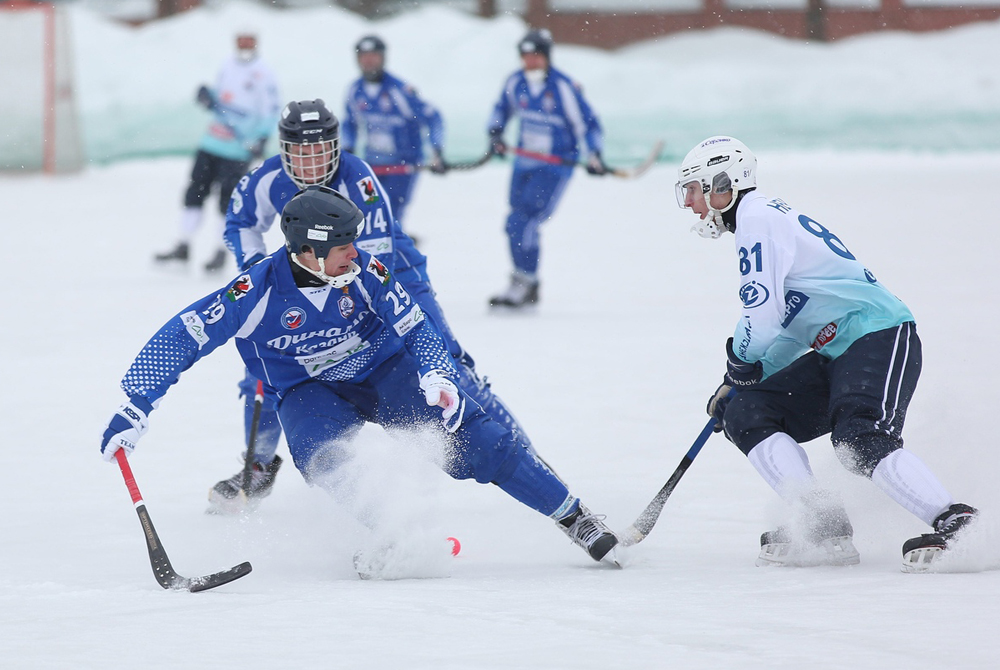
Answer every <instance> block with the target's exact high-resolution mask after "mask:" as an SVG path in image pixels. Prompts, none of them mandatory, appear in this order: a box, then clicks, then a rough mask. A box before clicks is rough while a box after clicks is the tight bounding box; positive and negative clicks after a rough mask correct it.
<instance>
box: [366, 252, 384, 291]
mask: <svg viewBox="0 0 1000 670" xmlns="http://www.w3.org/2000/svg"><path fill="white" fill-rule="evenodd" d="M365 269H366V270H368V272H371V273H372V274H373V275H375V277H376V278H377V279H378V280H379V282H380V283H381V284H382V286H385V285H386V284H388V283H389V268H387V267H386V266H384V265H382V263H380V262H379V260H378V259H377V258H375V257H374V256H372V257H371V260H369V261H368V267H367V268H365Z"/></svg>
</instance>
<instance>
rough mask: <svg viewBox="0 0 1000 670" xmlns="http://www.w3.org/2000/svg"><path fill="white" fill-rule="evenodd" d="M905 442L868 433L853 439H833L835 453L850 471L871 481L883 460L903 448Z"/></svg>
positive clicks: (892, 437)
mask: <svg viewBox="0 0 1000 670" xmlns="http://www.w3.org/2000/svg"><path fill="white" fill-rule="evenodd" d="M902 446H903V441H902V440H901V439H899V438H898V437H895V436H892V435H888V434H886V433H867V434H862V435H854V436H851V437H847V438H845V437H842V436H841V437H838V436H836V435H835V436H834V437H833V451H834V453H836V454H837V459H838V460H839V461H840V463H841V464H842V465H843V466H844V467H845V468H847V470H848V471H850V472H853V473H855V474H858V475H863V476H865V477H867V478H868V479H871V477H872V473H873V472H874V471H875V467H876V466H877V465H878V464H879V463H881V462H882V460H883V459H884V458H885V457H886V456H888V455H889V454H891V453H892V452H894V451H896V450H897V449H900V448H902Z"/></svg>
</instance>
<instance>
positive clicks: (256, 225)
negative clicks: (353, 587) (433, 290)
mask: <svg viewBox="0 0 1000 670" xmlns="http://www.w3.org/2000/svg"><path fill="white" fill-rule="evenodd" d="M329 185H330V187H331V188H334V189H336V190H337V191H339V192H340V193H341V195H343V196H344V197H346V198H348V199H349V200H351V201H352V202H353V203H354V204H355V205H357V206H358V209H360V210H361V213H362V214H363V215H364V217H365V229H364V231H363V232H362V233H361V236H360V237H358V239H357V241H355V243H354V246H355V247H357V248H358V250H360V251H366V252H368V253H370V254H373V255H375V256H377V257H378V259H379V260H380V261H381V262H382V263H383V264H384V265H386V266H387V267H388V268H389V269H390V270H392V271H394V272H396V273H398V274H399V275H400V278H401V279H402V280H403V283H404V284H406V283H409V282H411V281H427V277H426V275H425V272H424V269H425V266H426V264H427V258H426V257H425V256H424V255H423V254H421V253H420V252H419V251H417V249H416V247H414V246H413V240H411V239H410V238H409V236H408V235H407V234H406V233H404V232H403V231H402V230H401V229H400V228H399V226H398V225H397V224H396V220H395V218H394V217H393V215H392V208H391V207H390V206H389V203H388V200H387V199H386V195H385V191H384V190H383V188H382V185H381V184H380V183H379V181H378V179H377V178H376V177H375V175H374V174H373V173H372V169H371V168H370V167H369V166H368V164H367V163H365V162H364V161H363V160H361V159H360V158H358V157H357V156H353V155H351V154H348V153H341V154H340V164H339V165H338V166H337V171H336V172H335V173H334V175H333V179H331V180H330V184H329ZM298 192H299V187H298V186H296V185H295V182H293V181H292V180H291V178H290V177H289V176H288V174H287V173H286V172H285V170H284V168H283V167H282V166H281V156H272V157H270V158H268V159H267V160H266V161H264V162H263V163H262V164H261V165H260V167H258V168H256V169H255V170H253V171H252V172H250V174H248V175H246V176H245V177H243V179H241V180H240V183H239V185H238V186H237V187H236V190H234V191H233V197H232V199H231V200H230V201H229V211H228V212H227V213H226V232H225V238H226V246H228V247H229V249H230V251H232V252H233V254H234V255H235V256H236V262H237V263H238V264H239V265H240V267H242V268H245V267H247V265H248V264H250V263H251V262H252V261H254V260H257V259H259V258H262V257H263V256H264V255H265V254H266V253H267V248H266V247H265V245H264V233H265V232H267V231H268V230H270V228H271V226H272V225H273V224H274V219H275V216H276V215H277V214H279V213H280V212H281V210H283V209H284V208H285V204H286V203H287V202H288V201H289V200H291V199H292V196H294V195H295V194H296V193H298Z"/></svg>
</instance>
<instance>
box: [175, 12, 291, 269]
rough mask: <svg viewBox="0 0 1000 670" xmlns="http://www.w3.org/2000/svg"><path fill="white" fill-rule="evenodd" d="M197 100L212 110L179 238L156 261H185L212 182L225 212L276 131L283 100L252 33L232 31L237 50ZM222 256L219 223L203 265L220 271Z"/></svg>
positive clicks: (220, 209) (188, 192) (193, 171)
mask: <svg viewBox="0 0 1000 670" xmlns="http://www.w3.org/2000/svg"><path fill="white" fill-rule="evenodd" d="M197 101H198V104H200V105H202V106H203V107H205V108H206V109H208V110H209V111H211V112H212V122H211V123H210V124H209V126H208V130H207V131H206V132H205V134H204V135H203V136H202V138H201V143H200V144H199V145H198V152H197V154H195V160H194V167H193V168H192V170H191V181H190V184H189V185H188V188H187V191H186V192H185V194H184V213H183V214H182V215H181V225H180V228H181V234H180V241H178V243H177V246H176V247H174V248H173V249H172V250H170V251H167V252H165V253H162V254H157V255H156V257H155V258H156V260H157V261H159V262H167V261H179V262H182V263H186V262H187V261H188V258H189V256H190V253H191V248H190V247H191V238H192V237H193V236H194V234H195V233H196V232H197V231H198V229H199V228H200V227H201V221H202V213H203V212H202V207H203V205H204V204H205V199H206V198H207V197H208V195H209V193H210V192H211V190H212V187H213V186H215V185H218V188H219V213H220V214H221V215H222V216H223V217H225V215H226V209H227V207H228V206H229V197H230V195H231V194H232V192H233V189H234V188H235V187H236V184H237V182H239V180H240V177H242V176H243V175H244V173H246V171H247V168H248V167H249V165H250V162H251V160H256V159H259V158H260V157H261V156H262V155H263V153H264V145H265V144H266V143H267V139H268V137H269V136H270V135H271V133H272V132H273V130H274V124H275V122H276V121H277V120H278V110H279V109H280V105H281V103H280V101H279V98H278V85H277V81H276V79H275V76H274V73H273V72H272V71H271V68H270V67H268V66H267V65H266V64H265V63H264V62H263V61H262V60H261V59H260V58H259V57H258V55H257V36H256V35H255V34H253V33H252V32H251V31H242V32H240V33H239V34H237V35H236V53H235V54H234V55H233V56H232V57H231V58H230V59H228V60H227V61H226V62H225V64H224V65H223V66H222V69H221V70H220V71H219V75H218V77H217V79H216V83H215V87H214V88H211V89H210V88H208V87H207V86H201V87H200V88H199V89H198V94H197ZM225 261H226V249H225V246H224V245H223V239H222V230H221V227H220V229H219V234H218V248H217V249H216V251H215V254H214V255H213V256H212V258H211V260H210V261H209V262H208V263H207V264H206V265H205V270H207V271H209V272H214V271H217V270H221V269H222V268H223V266H224V265H225Z"/></svg>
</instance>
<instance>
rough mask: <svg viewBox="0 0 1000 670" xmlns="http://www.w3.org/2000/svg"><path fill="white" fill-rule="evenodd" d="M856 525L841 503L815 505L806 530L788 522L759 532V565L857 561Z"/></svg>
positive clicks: (797, 564) (785, 565)
mask: <svg viewBox="0 0 1000 670" xmlns="http://www.w3.org/2000/svg"><path fill="white" fill-rule="evenodd" d="M853 538H854V528H853V527H852V526H851V522H850V520H849V519H848V518H847V512H845V511H844V508H843V507H840V506H839V505H835V506H829V507H823V508H820V509H818V510H816V509H814V510H813V511H812V513H811V518H810V520H809V523H808V526H807V528H805V531H804V532H803V533H800V534H798V536H796V533H794V532H793V531H792V530H790V529H789V528H788V527H786V526H781V527H779V528H778V529H777V530H772V531H767V532H764V533H762V534H761V536H760V554H759V555H758V556H757V562H756V564H757V567H765V566H782V567H798V568H804V567H814V566H818V565H857V564H858V563H860V562H861V555H860V554H859V553H858V550H857V549H856V548H855V547H854V540H853Z"/></svg>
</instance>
